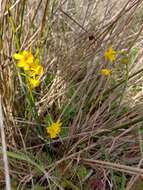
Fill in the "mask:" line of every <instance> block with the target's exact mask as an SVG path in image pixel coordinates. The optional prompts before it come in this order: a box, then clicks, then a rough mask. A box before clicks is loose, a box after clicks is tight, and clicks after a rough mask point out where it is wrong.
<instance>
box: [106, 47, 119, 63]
mask: <svg viewBox="0 0 143 190" xmlns="http://www.w3.org/2000/svg"><path fill="white" fill-rule="evenodd" d="M116 56H117V52H116V51H114V50H113V48H112V46H110V47H109V49H108V50H107V51H106V52H105V53H104V57H105V58H106V59H107V60H109V61H110V62H113V61H115V60H116Z"/></svg>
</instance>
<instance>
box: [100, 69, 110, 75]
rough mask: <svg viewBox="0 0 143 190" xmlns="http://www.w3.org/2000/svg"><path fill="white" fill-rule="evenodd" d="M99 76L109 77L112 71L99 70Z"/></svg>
mask: <svg viewBox="0 0 143 190" xmlns="http://www.w3.org/2000/svg"><path fill="white" fill-rule="evenodd" d="M100 72H101V74H102V75H104V76H109V75H111V73H112V71H111V70H110V69H101V71H100Z"/></svg>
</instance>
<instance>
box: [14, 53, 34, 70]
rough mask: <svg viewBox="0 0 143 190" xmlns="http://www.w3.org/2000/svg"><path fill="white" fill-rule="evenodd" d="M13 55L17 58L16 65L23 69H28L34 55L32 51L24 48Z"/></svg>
mask: <svg viewBox="0 0 143 190" xmlns="http://www.w3.org/2000/svg"><path fill="white" fill-rule="evenodd" d="M13 57H14V59H16V60H18V63H17V66H18V67H21V68H23V69H24V70H28V69H29V67H30V65H31V64H32V63H33V61H34V56H33V55H32V53H31V52H29V51H26V50H24V51H22V52H20V53H15V54H14V55H13Z"/></svg>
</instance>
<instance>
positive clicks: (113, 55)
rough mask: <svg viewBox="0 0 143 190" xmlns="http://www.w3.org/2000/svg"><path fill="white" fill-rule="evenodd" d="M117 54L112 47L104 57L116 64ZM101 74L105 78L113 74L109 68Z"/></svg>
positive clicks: (102, 70)
mask: <svg viewBox="0 0 143 190" xmlns="http://www.w3.org/2000/svg"><path fill="white" fill-rule="evenodd" d="M116 56H117V52H116V51H115V50H113V48H112V46H110V47H109V48H108V50H107V51H105V53H104V57H105V59H106V60H108V61H110V62H114V61H115V60H116ZM100 73H101V74H102V75H104V76H110V75H111V74H112V71H111V70H110V69H108V68H105V69H101V71H100Z"/></svg>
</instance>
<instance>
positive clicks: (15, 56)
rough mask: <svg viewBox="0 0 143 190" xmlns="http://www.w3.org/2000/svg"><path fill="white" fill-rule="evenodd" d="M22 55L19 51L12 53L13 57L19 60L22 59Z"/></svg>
mask: <svg viewBox="0 0 143 190" xmlns="http://www.w3.org/2000/svg"><path fill="white" fill-rule="evenodd" d="M22 57H23V56H22V55H21V54H20V53H14V55H13V58H14V59H16V60H20V59H22Z"/></svg>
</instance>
